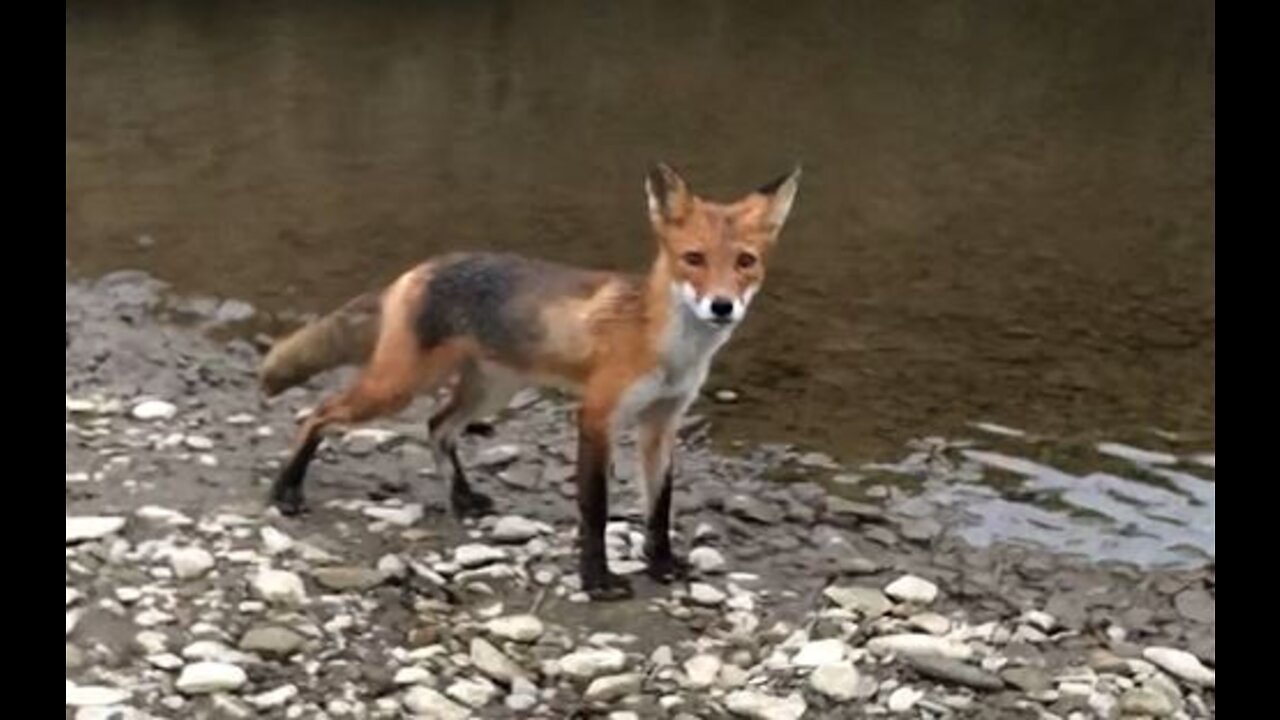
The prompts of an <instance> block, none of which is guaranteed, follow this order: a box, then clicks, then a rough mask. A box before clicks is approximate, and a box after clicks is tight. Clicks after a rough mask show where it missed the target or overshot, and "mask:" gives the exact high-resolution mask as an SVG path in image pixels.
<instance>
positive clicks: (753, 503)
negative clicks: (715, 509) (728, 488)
mask: <svg viewBox="0 0 1280 720" xmlns="http://www.w3.org/2000/svg"><path fill="white" fill-rule="evenodd" d="M724 509H725V512H728V513H729V514H730V515H734V516H736V517H740V518H742V519H743V520H751V521H753V522H758V523H764V524H766V525H776V524H777V523H779V522H782V518H783V517H784V515H783V512H782V509H781V508H779V507H778V506H777V505H774V504H773V503H769V502H765V501H763V500H759V499H757V498H753V497H751V496H749V495H734V496H732V497H730V498H729V499H728V500H727V501H725V507H724Z"/></svg>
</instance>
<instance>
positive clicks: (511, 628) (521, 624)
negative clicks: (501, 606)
mask: <svg viewBox="0 0 1280 720" xmlns="http://www.w3.org/2000/svg"><path fill="white" fill-rule="evenodd" d="M485 629H486V630H488V631H489V634H490V635H493V636H495V637H500V638H502V639H504V640H515V641H516V642H524V643H529V642H533V641H534V640H537V639H538V638H539V637H541V636H542V632H543V627H542V621H541V620H539V619H538V618H537V617H535V616H533V615H507V616H506V617H498V618H494V619H492V620H490V621H489V622H487V623H485Z"/></svg>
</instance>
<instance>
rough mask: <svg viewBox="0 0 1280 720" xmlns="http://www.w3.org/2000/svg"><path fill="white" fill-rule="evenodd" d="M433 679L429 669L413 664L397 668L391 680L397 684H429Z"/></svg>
mask: <svg viewBox="0 0 1280 720" xmlns="http://www.w3.org/2000/svg"><path fill="white" fill-rule="evenodd" d="M434 680H435V676H434V675H432V674H431V671H430V670H428V669H426V668H424V667H421V666H418V665H413V666H410V667H407V668H400V669H399V670H397V671H396V674H395V677H393V678H392V680H391V681H392V682H394V683H395V684H397V685H430V684H431V683H432V682H433V681H434Z"/></svg>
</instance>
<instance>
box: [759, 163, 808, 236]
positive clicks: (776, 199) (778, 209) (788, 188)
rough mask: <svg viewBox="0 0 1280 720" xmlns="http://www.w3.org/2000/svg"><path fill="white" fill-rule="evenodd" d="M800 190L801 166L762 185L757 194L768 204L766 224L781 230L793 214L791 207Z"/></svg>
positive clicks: (765, 216) (765, 217)
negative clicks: (788, 217)
mask: <svg viewBox="0 0 1280 720" xmlns="http://www.w3.org/2000/svg"><path fill="white" fill-rule="evenodd" d="M799 189H800V166H799V165H797V166H796V167H795V169H794V170H792V171H791V172H789V173H787V174H786V175H783V176H781V177H778V178H776V179H774V180H771V181H769V182H768V183H765V184H764V185H761V186H760V187H759V188H757V189H756V193H757V194H759V195H763V196H764V199H765V201H766V202H767V203H768V204H767V205H766V207H765V215H764V223H765V224H766V225H768V226H769V227H771V228H772V229H773V230H775V231H777V230H781V229H782V225H783V223H785V222H786V221H787V216H788V215H790V214H791V205H792V204H793V203H794V202H795V199H796V191H797V190H799Z"/></svg>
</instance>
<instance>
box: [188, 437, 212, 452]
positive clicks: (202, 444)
mask: <svg viewBox="0 0 1280 720" xmlns="http://www.w3.org/2000/svg"><path fill="white" fill-rule="evenodd" d="M182 442H183V444H184V445H186V446H187V447H188V448H191V449H192V450H212V449H213V440H212V439H210V438H208V437H205V436H204V435H188V436H186V437H185V438H183V439H182Z"/></svg>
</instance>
